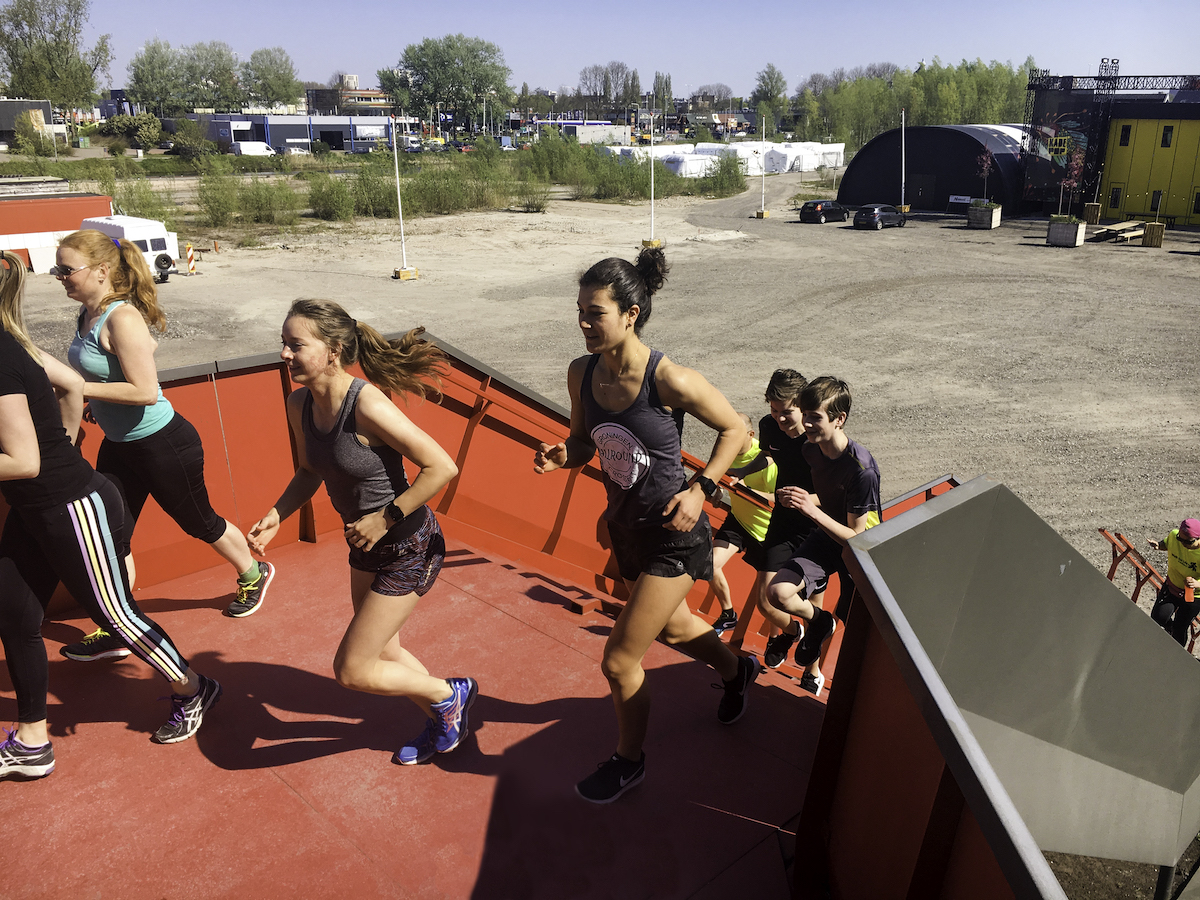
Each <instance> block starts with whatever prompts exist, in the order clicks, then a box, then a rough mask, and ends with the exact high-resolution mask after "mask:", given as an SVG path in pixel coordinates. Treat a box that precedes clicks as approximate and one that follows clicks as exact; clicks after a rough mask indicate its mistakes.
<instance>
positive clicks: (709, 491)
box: [696, 475, 721, 500]
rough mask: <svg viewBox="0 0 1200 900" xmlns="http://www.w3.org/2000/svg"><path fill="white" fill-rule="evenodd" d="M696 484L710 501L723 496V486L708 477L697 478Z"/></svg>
mask: <svg viewBox="0 0 1200 900" xmlns="http://www.w3.org/2000/svg"><path fill="white" fill-rule="evenodd" d="M696 483H697V484H698V485H700V490H702V491H703V492H704V496H705V497H707V498H708V499H709V500H715V499H717V498H718V497H720V496H721V486H720V485H719V484H717V483H716V482H715V481H713V480H712V479H711V478H709V477H707V476H706V475H701V476H700V477H699V478H697V479H696Z"/></svg>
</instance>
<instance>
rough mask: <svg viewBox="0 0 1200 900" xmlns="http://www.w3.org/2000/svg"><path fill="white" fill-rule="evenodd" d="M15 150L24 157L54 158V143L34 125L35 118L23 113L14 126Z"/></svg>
mask: <svg viewBox="0 0 1200 900" xmlns="http://www.w3.org/2000/svg"><path fill="white" fill-rule="evenodd" d="M14 131H15V132H16V134H15V137H14V138H13V150H14V151H16V152H17V153H19V154H21V155H23V156H35V157H36V156H53V155H54V142H53V140H52V139H51V138H48V137H46V133H45V132H44V131H42V129H40V128H38V127H37V126H36V125H34V124H33V116H31V115H30V114H29V113H28V112H23V113H21V114H20V115H19V116H17V120H16V123H15V125H14Z"/></svg>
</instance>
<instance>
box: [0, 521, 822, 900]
mask: <svg viewBox="0 0 1200 900" xmlns="http://www.w3.org/2000/svg"><path fill="white" fill-rule="evenodd" d="M271 558H272V560H273V561H274V562H275V563H276V564H277V565H278V567H279V575H278V576H277V578H276V580H275V583H274V585H273V586H272V588H271V593H270V596H269V599H268V600H267V601H266V603H265V604H264V606H263V608H262V609H261V610H260V611H259V612H258V613H256V614H255V615H254V616H252V617H250V618H248V619H241V620H236V619H229V618H226V617H224V616H222V615H221V614H220V610H221V609H223V608H224V607H225V606H226V604H227V603H228V602H229V600H230V599H232V598H231V589H232V579H231V577H230V574H229V570H228V567H221V568H217V569H212V570H209V571H207V572H203V573H200V574H199V575H196V576H191V577H188V578H186V579H180V580H179V581H175V582H170V583H167V584H162V585H155V586H153V587H151V588H148V589H145V590H142V591H139V596H138V599H139V602H140V603H141V604H142V606H143V608H144V609H145V610H146V611H147V612H148V613H149V614H150V615H151V616H153V617H154V618H155V619H156V620H157V621H158V622H159V623H160V624H161V625H162V626H163V627H164V628H166V630H167V631H168V632H169V633H170V634H171V635H172V637H173V638H174V639H175V641H176V642H177V644H178V645H179V647H180V649H181V650H182V651H183V652H184V654H185V655H188V656H189V657H190V659H191V662H192V664H193V666H194V667H195V668H196V669H197V670H198V671H201V672H203V673H205V674H207V675H210V676H212V677H215V678H217V679H218V680H219V681H220V682H221V684H222V685H223V686H224V690H225V693H224V696H223V698H222V700H221V702H220V703H219V704H218V705H217V706H216V707H215V708H214V709H213V710H212V712H210V714H209V716H208V718H207V720H206V721H205V724H204V726H203V728H202V729H201V731H200V733H199V734H198V735H197V737H196V739H194V740H191V741H188V742H185V743H182V744H176V745H172V746H165V747H164V746H158V745H156V744H152V743H150V741H149V736H150V733H151V732H152V731H153V730H154V729H155V728H156V727H157V726H158V725H160V724H161V723H162V721H163V720H165V718H166V716H167V714H168V711H169V710H168V704H167V702H166V701H160V700H159V698H160V697H162V696H164V695H165V694H166V693H167V688H166V686H165V684H164V683H163V682H161V681H160V680H159V679H158V678H157V676H155V675H153V673H152V672H151V670H150V669H149V668H148V667H146V666H145V665H144V664H142V663H141V662H140V661H137V660H136V659H135V658H133V657H131V658H129V659H126V660H121V661H117V662H113V661H110V660H104V661H99V662H94V663H77V662H71V661H69V660H66V659H63V658H61V657H60V656H59V655H58V647H59V645H60V644H62V643H66V642H69V641H72V640H77V639H78V637H79V636H80V635H81V634H82V633H84V632H85V631H91V630H92V628H93V626H92V625H91V623H90V622H88V621H86V620H83V619H68V620H61V621H54V622H49V621H48V622H47V623H46V625H45V626H44V629H43V631H44V634H45V636H46V639H47V640H46V643H47V649H48V652H49V653H50V655H51V663H50V687H51V698H50V726H51V733H52V739H53V741H54V750H55V758H56V762H57V770H56V771H55V772H54V774H52V775H51V776H49V777H48V778H45V779H42V780H40V781H36V782H12V781H4V782H0V816H2V818H3V821H4V822H5V823H6V831H7V833H6V835H5V838H4V841H3V845H2V846H0V873H2V874H0V896H2V897H5V898H14V900H15V898H58V897H73V898H74V897H79V898H170V900H186V898H205V900H208V898H275V897H281V898H282V897H288V898H291V897H297V896H303V897H306V898H326V897H328V898H344V897H364V898H368V897H396V898H442V897H447V898H465V897H475V898H492V897H496V898H508V897H512V898H566V897H587V898H606V897H613V898H635V897H647V898H649V897H654V898H658V897H680V898H684V897H694V898H706V900H707V898H714V900H715V898H727V897H750V896H753V897H755V898H756V900H771V898H784V897H788V896H790V886H789V885H790V872H789V871H788V870H787V869H786V866H787V864H788V861H789V860H790V859H791V856H792V852H793V838H792V834H791V833H792V832H793V831H794V820H795V818H796V817H797V816H798V814H799V812H800V807H801V803H802V801H803V795H804V789H805V784H806V782H807V778H808V772H809V768H810V764H811V759H812V755H813V751H814V749H815V746H816V740H817V732H818V730H819V728H820V723H821V718H822V713H823V711H824V705H823V704H822V703H821V702H819V701H817V700H815V699H813V698H812V697H811V696H810V695H808V694H804V693H802V692H800V691H799V690H798V689H797V688H796V687H795V684H794V682H792V681H791V680H790V679H788V678H785V677H783V676H781V675H779V674H777V673H766V674H765V675H764V676H763V677H762V678H761V679H760V681H759V682H758V684H757V685H756V686H755V687H754V688H753V689H752V693H751V705H750V708H749V710H748V712H747V713H746V715H745V716H744V717H743V719H742V720H741V721H740V722H738V723H737V724H735V725H733V726H730V727H726V726H722V725H720V724H719V723H718V722H717V721H716V707H717V701H718V699H719V693H718V691H716V690H713V689H711V688H710V685H711V684H712V683H714V682H715V681H716V680H717V679H716V676H715V674H714V673H712V672H711V670H709V669H707V668H706V667H704V666H702V665H700V664H699V663H695V662H692V661H691V660H688V659H687V658H686V657H683V656H681V655H680V654H678V653H676V652H675V651H673V650H670V649H669V648H667V647H665V646H661V645H655V646H654V647H653V648H652V649H651V652H650V653H649V654H648V656H647V660H646V667H647V669H649V670H652V671H651V673H650V678H651V686H652V691H653V697H654V703H655V706H654V711H653V713H652V720H651V729H650V738H649V741H648V744H647V747H646V756H647V770H646V780H645V782H644V783H643V784H642V785H641V786H640V787H638V788H636V789H635V790H634V791H632V792H630V793H629V794H628V795H626V796H625V797H623V798H621V800H619V801H617V802H616V803H614V804H612V805H611V806H605V807H596V806H592V805H591V804H588V803H585V802H584V801H582V800H580V799H579V798H578V797H577V796H576V795H575V793H574V790H573V787H574V784H575V782H576V781H578V780H579V779H580V778H582V777H584V776H585V775H587V774H588V773H589V772H590V771H591V770H592V769H593V767H594V766H595V764H596V763H597V762H599V761H600V760H602V759H604V758H605V757H607V756H608V755H609V754H610V753H611V752H612V750H613V748H614V746H615V741H616V726H615V719H614V715H613V711H612V704H611V701H610V699H609V696H608V690H607V685H606V683H605V681H604V678H603V676H602V675H601V674H600V670H599V660H600V656H601V652H602V650H603V646H604V640H605V637H606V636H607V634H608V631H609V627H610V625H611V621H610V620H609V619H608V618H606V617H604V616H603V615H600V614H598V613H592V614H588V615H586V616H580V615H577V614H575V613H572V612H570V611H569V610H568V609H567V608H566V601H567V598H568V597H569V596H570V595H571V594H572V593H573V591H572V588H571V586H569V585H556V584H554V583H553V582H552V581H550V580H548V579H547V578H545V577H543V576H541V575H539V574H537V573H534V572H531V571H529V570H528V569H527V568H525V567H517V566H513V565H511V564H508V563H507V562H506V561H504V560H500V559H487V558H485V557H483V556H481V555H479V554H477V553H476V552H474V551H473V550H471V549H470V548H468V547H464V546H462V545H460V544H454V543H452V544H451V552H450V556H449V557H448V560H447V566H446V568H445V569H444V570H443V572H442V575H441V577H440V578H439V580H438V583H437V585H436V586H435V587H434V589H433V590H432V591H431V592H430V593H429V594H428V595H427V596H426V597H425V598H424V599H423V600H422V602H421V604H420V605H419V606H418V608H417V611H416V613H415V614H414V615H413V616H412V618H411V619H410V620H409V622H408V623H407V624H406V625H405V627H404V629H403V631H402V632H401V642H402V643H403V644H404V646H405V647H407V648H408V649H409V650H411V651H412V652H414V653H415V654H416V655H417V656H418V658H420V659H421V660H422V661H423V662H424V663H425V665H426V666H427V667H428V668H429V670H430V671H431V672H432V673H433V674H435V675H471V676H473V677H475V678H476V679H477V680H478V682H479V685H480V693H479V699H478V701H477V702H476V704H475V706H474V708H473V710H472V714H471V724H472V734H471V736H470V737H469V738H468V740H467V741H466V742H465V743H464V744H463V746H462V747H460V748H459V749H458V750H456V751H455V752H454V753H452V754H448V755H445V756H438V757H435V761H434V762H433V763H432V764H429V765H423V766H415V767H402V766H396V765H393V764H392V763H391V761H390V758H391V754H392V752H393V751H394V750H395V749H396V748H397V747H398V746H399V745H400V744H402V743H403V742H404V740H405V739H406V738H408V737H410V736H411V735H413V734H415V733H416V732H417V731H419V730H420V727H421V725H422V718H421V713H420V712H419V711H418V710H417V708H416V707H415V706H413V705H412V704H411V703H409V702H408V701H405V700H398V699H393V698H387V697H376V696H369V695H365V694H358V693H354V692H352V691H348V690H346V689H344V688H341V687H339V686H338V685H337V684H336V683H335V682H334V680H333V677H332V674H331V667H330V666H331V661H332V659H333V654H334V651H335V650H336V648H337V645H338V642H339V640H340V638H341V635H342V633H343V631H344V630H345V627H346V624H347V622H348V621H349V618H350V603H349V594H348V581H349V574H348V568H347V566H346V563H345V545H344V544H343V543H342V541H341V538H340V535H336V534H331V535H328V536H326V537H325V538H323V539H322V541H321V542H320V543H318V544H316V545H313V544H294V545H291V546H288V547H285V548H282V549H280V550H278V551H276V552H275V553H273V554H272V556H271ZM15 718H16V703H15V700H14V698H13V693H12V685H11V684H10V683H9V682H8V678H7V672H6V671H5V670H3V669H0V721H4V720H14V719H15Z"/></svg>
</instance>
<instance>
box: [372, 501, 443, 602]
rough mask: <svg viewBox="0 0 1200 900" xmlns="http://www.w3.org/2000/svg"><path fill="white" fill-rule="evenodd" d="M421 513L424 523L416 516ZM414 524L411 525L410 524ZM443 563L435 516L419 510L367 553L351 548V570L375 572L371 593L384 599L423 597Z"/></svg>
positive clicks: (440, 533)
mask: <svg viewBox="0 0 1200 900" xmlns="http://www.w3.org/2000/svg"><path fill="white" fill-rule="evenodd" d="M422 512H424V514H425V519H424V521H421V520H420V519H419V518H418V516H419V515H420V514H421V513H422ZM410 519H411V520H413V521H414V522H417V523H419V524H417V525H416V526H415V530H414V525H413V523H412V522H410V521H409V520H410ZM445 559H446V539H445V538H444V537H443V536H442V528H441V526H440V525H438V520H437V516H435V515H434V514H433V510H431V509H430V508H429V507H428V506H422V507H421V509H419V510H415V511H414V512H413V513H412V514H410V515H409V516H407V517H406V518H405V519H404V521H403V522H398V523H396V524H395V525H394V526H392V530H391V531H389V532H388V533H387V534H385V535H384V536H383V538H382V539H381V540H380V541H379V543H377V544H375V546H373V547H372V548H371V549H370V550H363V549H362V548H361V547H351V548H350V568H352V569H358V570H359V571H362V572H374V573H375V580H374V581H373V582H371V590H373V591H374V592H375V593H377V594H383V595H384V596H385V597H404V596H406V595H408V594H416V595H417V596H418V597H423V596H425V594H426V593H427V592H428V591H429V589H430V588H431V587H433V583H434V582H435V581H437V577H438V573H439V572H441V571H442V563H443V562H445Z"/></svg>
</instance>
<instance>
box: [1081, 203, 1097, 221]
mask: <svg viewBox="0 0 1200 900" xmlns="http://www.w3.org/2000/svg"><path fill="white" fill-rule="evenodd" d="M1083 221H1084V222H1086V223H1087V224H1088V225H1099V224H1100V204H1099V203H1085V204H1083Z"/></svg>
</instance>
